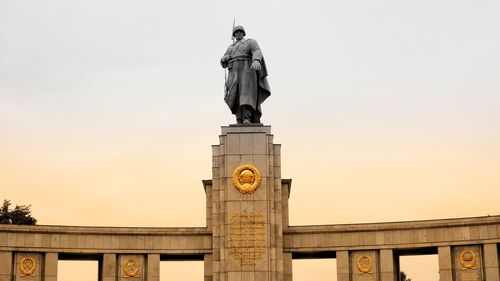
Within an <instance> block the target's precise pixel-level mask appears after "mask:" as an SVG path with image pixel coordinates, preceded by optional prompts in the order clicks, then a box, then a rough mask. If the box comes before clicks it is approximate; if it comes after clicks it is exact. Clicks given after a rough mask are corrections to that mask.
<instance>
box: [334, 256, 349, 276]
mask: <svg viewBox="0 0 500 281" xmlns="http://www.w3.org/2000/svg"><path fill="white" fill-rule="evenodd" d="M336 259H337V281H349V274H350V271H349V252H348V251H337V253H336Z"/></svg>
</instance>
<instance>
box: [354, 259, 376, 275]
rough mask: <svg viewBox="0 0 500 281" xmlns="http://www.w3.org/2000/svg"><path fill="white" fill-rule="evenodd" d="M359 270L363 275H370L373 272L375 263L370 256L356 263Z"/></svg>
mask: <svg viewBox="0 0 500 281" xmlns="http://www.w3.org/2000/svg"><path fill="white" fill-rule="evenodd" d="M356 266H357V267H358V270H359V271H360V272H363V273H370V272H371V271H372V267H373V263H372V259H371V258H370V257H369V256H361V257H359V258H358V262H357V263H356Z"/></svg>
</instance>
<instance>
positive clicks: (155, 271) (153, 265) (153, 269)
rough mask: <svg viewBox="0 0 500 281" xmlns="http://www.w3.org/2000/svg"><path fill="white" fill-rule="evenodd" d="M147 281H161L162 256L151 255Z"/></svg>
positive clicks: (148, 263)
mask: <svg viewBox="0 0 500 281" xmlns="http://www.w3.org/2000/svg"><path fill="white" fill-rule="evenodd" d="M147 259H148V260H147V273H146V280H147V281H160V255H159V254H149V255H148V257H147Z"/></svg>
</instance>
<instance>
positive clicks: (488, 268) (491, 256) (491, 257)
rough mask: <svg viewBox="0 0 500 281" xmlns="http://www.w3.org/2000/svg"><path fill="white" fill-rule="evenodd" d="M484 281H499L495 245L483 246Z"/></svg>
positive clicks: (499, 274)
mask: <svg viewBox="0 0 500 281" xmlns="http://www.w3.org/2000/svg"><path fill="white" fill-rule="evenodd" d="M483 247H484V268H485V273H486V281H500V273H499V264H498V248H497V244H484V245H483Z"/></svg>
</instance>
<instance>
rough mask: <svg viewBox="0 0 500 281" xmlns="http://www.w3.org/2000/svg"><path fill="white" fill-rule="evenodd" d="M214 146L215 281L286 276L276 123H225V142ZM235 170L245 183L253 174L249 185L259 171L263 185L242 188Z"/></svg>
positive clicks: (268, 279) (267, 280)
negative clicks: (247, 166)
mask: <svg viewBox="0 0 500 281" xmlns="http://www.w3.org/2000/svg"><path fill="white" fill-rule="evenodd" d="M212 148H213V149H212V151H213V175H212V188H211V192H212V194H211V200H212V202H211V206H212V208H211V211H212V215H211V217H210V224H211V225H209V227H211V228H212V229H213V240H212V241H213V257H212V258H213V272H212V274H213V280H214V281H219V280H220V281H226V280H227V281H236V280H238V281H253V280H255V281H257V280H259V281H271V280H283V234H282V228H283V226H282V223H283V217H282V204H281V200H282V193H281V189H282V186H281V174H280V171H281V169H280V145H277V144H273V135H271V127H270V126H262V125H260V126H259V125H252V126H227V127H222V133H221V135H220V143H219V145H214V146H213V147H212ZM244 165H249V166H252V167H254V168H255V169H256V171H253V170H248V169H246V168H242V166H244ZM238 168H240V169H239V170H238V171H237V169H238ZM252 169H253V168H252ZM245 170H247V171H245ZM235 171H237V172H236V173H237V174H238V175H239V176H240V177H241V179H242V182H241V183H244V180H243V177H244V176H246V175H248V176H249V177H250V178H251V179H252V180H253V181H252V182H251V183H250V185H253V184H254V183H255V181H256V180H257V179H256V178H257V177H258V175H257V174H260V185H259V186H258V188H257V189H256V190H254V191H250V190H247V189H246V188H247V187H249V186H250V185H247V187H244V185H243V186H240V187H241V188H242V189H237V188H236V187H235V186H236V185H237V184H236V185H235V182H234V181H233V174H234V173H235ZM245 172H246V173H247V174H246V175H243V174H244V173H245ZM240 173H241V174H240ZM252 174H253V177H255V178H252ZM236 180H237V181H238V176H237V178H236Z"/></svg>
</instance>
